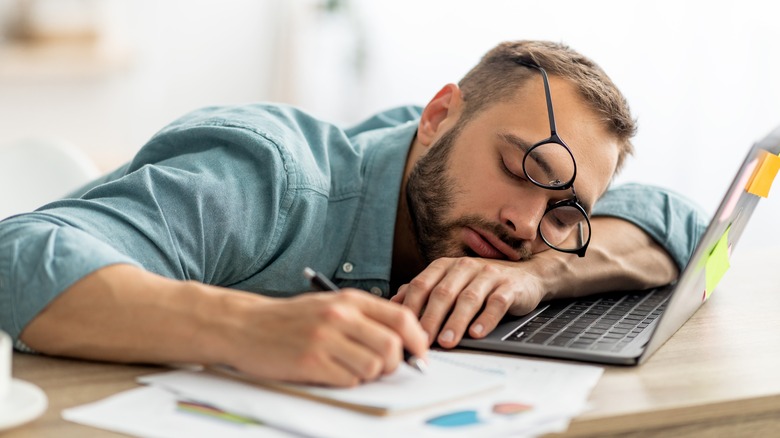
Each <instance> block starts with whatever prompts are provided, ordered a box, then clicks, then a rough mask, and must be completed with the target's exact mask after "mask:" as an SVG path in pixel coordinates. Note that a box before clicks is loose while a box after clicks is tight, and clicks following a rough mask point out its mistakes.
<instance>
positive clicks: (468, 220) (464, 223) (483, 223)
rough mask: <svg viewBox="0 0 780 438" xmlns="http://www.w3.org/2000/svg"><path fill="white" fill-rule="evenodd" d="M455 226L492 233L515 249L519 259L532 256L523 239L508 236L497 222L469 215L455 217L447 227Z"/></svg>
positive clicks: (526, 258) (527, 258)
mask: <svg viewBox="0 0 780 438" xmlns="http://www.w3.org/2000/svg"><path fill="white" fill-rule="evenodd" d="M456 227H469V228H478V229H481V230H485V231H489V232H491V233H493V234H494V235H495V236H496V237H497V238H499V239H500V240H501V241H502V242H504V243H506V244H507V245H508V246H510V247H511V248H512V249H514V250H515V251H517V252H518V254H520V260H522V261H526V260H529V259H530V258H531V257H532V256H533V253H532V252H531V250H530V249H528V247H527V245H525V239H517V238H514V237H512V236H510V235H509V232H508V231H507V230H506V228H504V227H503V226H502V225H501V224H499V223H496V222H491V221H488V220H486V219H483V218H481V217H479V216H475V215H471V216H463V217H461V218H459V219H456V220H455V221H454V222H452V223H451V224H450V227H448V228H456Z"/></svg>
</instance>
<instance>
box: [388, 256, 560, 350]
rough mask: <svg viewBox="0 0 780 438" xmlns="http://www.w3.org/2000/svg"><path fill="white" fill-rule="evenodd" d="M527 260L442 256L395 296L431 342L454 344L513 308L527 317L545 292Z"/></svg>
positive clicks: (484, 331)
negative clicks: (407, 309) (525, 265)
mask: <svg viewBox="0 0 780 438" xmlns="http://www.w3.org/2000/svg"><path fill="white" fill-rule="evenodd" d="M525 263H529V262H524V263H518V262H508V261H501V260H491V259H482V258H473V257H458V258H440V259H437V260H435V261H433V263H431V264H430V265H429V266H428V267H427V268H426V269H425V270H423V271H422V272H421V273H420V274H419V275H417V276H416V277H415V278H414V279H413V280H412V281H410V282H409V283H408V284H405V285H403V286H401V287H400V288H399V289H398V294H396V295H395V296H394V297H393V298H391V300H392V301H395V302H398V303H402V304H403V305H405V306H407V307H409V308H411V309H412V312H414V313H415V314H416V315H418V316H419V317H420V323H421V324H422V326H423V328H424V329H425V331H426V332H427V333H428V337H429V340H430V342H431V343H433V341H434V339H435V340H437V341H438V343H439V345H441V346H442V347H444V348H452V347H455V346H456V345H457V344H458V342H460V340H461V339H462V338H463V335H464V333H465V332H466V330H467V329H468V333H469V335H471V336H472V337H474V338H481V337H484V336H486V335H487V334H488V333H490V332H491V331H493V329H495V328H496V325H497V324H498V322H499V321H500V320H501V318H502V317H503V316H504V315H505V314H506V313H507V312H509V313H512V314H515V315H524V314H526V313H528V312H530V311H531V310H533V309H534V308H536V306H537V305H538V304H539V302H540V301H541V299H542V298H543V297H544V295H545V292H544V288H543V286H542V279H541V278H539V276H537V275H535V274H534V273H533V272H532V270H526V269H524V266H523V265H524V264H525ZM475 317H476V319H475ZM437 334H438V337H437Z"/></svg>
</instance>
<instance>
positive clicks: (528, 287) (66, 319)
mask: <svg viewBox="0 0 780 438" xmlns="http://www.w3.org/2000/svg"><path fill="white" fill-rule="evenodd" d="M547 73H549V81H547ZM553 102H554V107H553V105H552V103H553ZM553 108H554V110H553ZM634 130H635V127H634V124H633V121H632V119H631V117H630V114H629V111H628V108H627V106H626V104H625V102H624V99H623V97H622V95H621V94H620V93H619V91H618V90H617V89H616V88H615V86H614V85H613V84H612V82H611V81H610V80H609V78H608V77H607V76H606V75H605V74H604V73H603V72H602V71H601V70H600V69H599V68H598V67H597V66H596V65H595V64H593V63H592V62H591V61H589V60H588V59H586V58H584V57H582V56H581V55H579V54H578V53H576V52H574V51H572V50H570V49H568V48H567V47H565V46H562V45H558V44H553V43H545V42H532V41H521V42H514V43H504V44H501V45H499V46H498V47H496V48H495V49H494V50H492V51H491V52H489V53H488V54H487V55H486V56H485V57H484V58H483V60H482V61H481V62H480V64H479V65H478V66H476V67H475V68H474V70H472V72H470V73H469V74H468V75H467V76H466V77H465V78H464V79H463V80H462V81H461V82H460V84H458V85H455V84H448V85H446V86H444V87H443V88H442V89H441V91H439V93H438V94H436V96H435V97H434V98H433V99H432V100H431V102H430V103H429V104H428V105H427V106H426V107H425V109H424V110H422V113H419V110H418V109H416V108H399V109H396V110H391V111H387V112H385V113H382V114H380V115H378V116H375V117H374V118H372V119H369V120H367V121H365V122H363V123H361V124H359V125H358V126H356V127H353V128H350V129H346V130H344V129H341V128H338V127H335V126H333V125H329V124H326V123H323V122H321V121H319V120H316V119H314V118H312V117H310V116H308V115H307V114H304V113H303V112H300V111H298V110H295V109H292V108H289V107H284V106H276V105H248V106H242V107H234V108H207V109H203V110H200V111H197V112H194V113H192V114H190V115H187V116H185V117H183V118H182V119H180V120H178V121H176V122H174V123H173V124H171V125H169V126H168V127H166V128H165V129H163V130H162V131H161V132H159V133H158V134H157V135H155V136H154V137H153V138H152V139H151V140H150V141H149V142H148V143H147V144H146V145H145V146H144V147H143V148H142V149H141V150H140V151H139V153H138V154H137V155H136V157H135V158H134V159H133V160H132V161H131V162H130V163H128V164H127V165H126V166H123V167H122V168H120V169H118V170H116V171H114V172H112V173H111V174H109V175H106V176H105V177H103V178H101V179H100V180H98V181H95V182H93V183H92V184H90V185H89V187H86V188H84V189H83V190H81V191H79V193H76V194H74V195H73V196H72V197H69V198H67V199H64V200H60V201H57V202H54V203H51V204H49V205H47V206H45V207H43V208H42V209H39V210H38V211H37V212H34V213H29V214H24V215H20V216H17V217H14V218H11V219H8V220H6V221H4V222H2V223H0V304H2V305H1V306H0V324H1V327H2V328H3V329H4V330H6V331H8V332H9V333H10V334H11V335H12V336H13V337H14V339H15V340H16V346H17V348H19V349H22V350H25V349H31V350H33V351H37V352H41V353H47V354H54V355H66V356H75V357H83V358H92V359H101V360H110V361H120V362H138V361H141V362H156V363H170V362H194V363H203V364H214V363H222V364H228V365H230V366H233V367H235V368H237V369H238V370H241V371H243V372H245V373H247V374H249V375H252V376H257V377H262V378H271V379H282V380H289V381H301V382H311V383H322V384H329V385H341V386H349V385H355V384H357V383H359V382H361V381H367V380H372V379H376V378H377V377H379V376H380V375H382V374H385V373H389V372H391V371H393V370H394V369H395V368H396V367H397V366H398V364H399V362H400V361H401V351H402V347H405V348H406V349H408V350H409V351H411V352H412V353H414V354H416V355H418V356H423V357H424V356H425V354H426V351H427V348H428V346H429V345H430V344H431V343H432V342H434V341H438V344H440V345H441V346H443V347H445V348H450V347H453V346H455V345H456V344H457V343H458V341H459V340H460V339H461V337H462V336H463V335H464V333H465V332H468V334H470V335H471V336H475V337H480V336H484V335H486V334H487V333H488V332H490V331H491V330H492V329H493V328H494V327H495V325H496V322H497V321H498V319H499V318H501V316H502V315H504V314H505V313H506V312H511V313H515V314H522V313H525V312H528V311H529V310H531V309H532V308H534V307H535V306H536V305H537V304H538V303H539V301H540V300H542V299H548V298H554V297H559V296H570V295H578V294H586V293H591V292H595V291H605V290H615V289H622V288H636V287H649V286H654V285H660V284H664V283H668V282H670V281H672V280H673V279H674V278H675V276H676V275H677V272H678V269H679V268H680V267H681V266H684V264H685V263H686V261H687V258H688V257H689V256H690V253H691V251H692V249H693V247H694V246H695V243H696V241H697V239H698V236H699V234H700V233H701V231H702V229H703V221H702V217H701V216H700V215H699V214H698V213H697V211H696V210H695V209H694V208H693V207H691V206H690V205H688V204H687V203H685V202H684V201H682V200H680V199H679V198H678V197H677V196H675V195H673V194H671V193H667V192H663V191H661V190H658V189H654V188H651V187H642V186H635V185H634V186H625V187H622V188H619V189H615V190H612V191H610V192H609V193H607V195H606V196H604V197H603V199H602V200H601V201H600V203H599V205H598V206H596V201H597V200H598V199H599V198H601V197H602V195H604V193H605V192H606V191H607V187H608V185H609V183H610V181H611V180H612V178H613V175H614V173H615V172H616V171H617V169H618V168H619V167H620V165H621V163H622V162H623V160H624V159H625V157H626V155H628V154H629V153H630V152H631V143H630V141H629V139H630V137H631V136H632V135H633V133H634ZM545 139H546V140H545ZM540 140H541V142H540ZM591 213H597V214H598V215H600V216H598V217H595V216H594V217H593V218H592V220H589V219H588V217H587V216H588V215H589V214H591ZM591 236H592V237H591ZM551 248H554V249H551ZM555 249H557V250H555ZM561 250H562V251H565V252H562V251H561ZM579 256H583V257H579ZM306 266H310V267H312V268H314V269H315V270H318V271H321V272H323V273H325V274H326V275H327V276H329V277H332V278H333V279H334V281H335V282H336V283H337V284H338V285H339V287H341V288H343V289H344V290H343V291H341V292H338V293H332V292H330V293H307V294H301V292H306V291H310V290H311V287H309V285H308V284H307V281H306V280H305V279H304V278H303V276H302V270H303V268H304V267H306ZM358 289H360V290H358ZM396 289H397V290H398V294H397V295H396V296H395V297H394V298H393V299H392V301H388V300H384V299H381V298H378V297H375V296H373V295H380V296H382V297H385V298H388V297H390V295H391V294H392V292H391V291H395V290H396ZM242 291H246V292H242ZM364 291H369V292H371V293H365V292H364ZM372 294H373V295H372ZM399 303H403V305H400V304H399ZM418 318H419V319H418Z"/></svg>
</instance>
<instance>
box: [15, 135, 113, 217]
mask: <svg viewBox="0 0 780 438" xmlns="http://www.w3.org/2000/svg"><path fill="white" fill-rule="evenodd" d="M99 174H100V171H99V169H98V168H97V166H96V165H95V164H94V163H93V162H92V161H91V160H90V159H89V157H88V156H87V155H86V154H85V153H84V152H82V151H80V150H78V149H76V148H75V147H73V146H71V145H69V144H68V143H66V142H63V141H58V140H40V139H35V140H23V141H18V142H14V143H11V144H6V145H0V220H2V219H4V218H6V217H8V216H11V215H14V214H17V213H23V212H27V211H32V210H35V209H36V208H38V207H40V206H42V205H44V204H46V203H48V202H51V201H54V200H56V199H58V198H60V197H62V196H64V195H66V194H67V193H68V192H70V191H72V190H75V189H77V188H79V187H80V186H82V185H83V184H85V183H87V182H89V181H90V180H92V179H93V178H96V177H97V176H98V175H99Z"/></svg>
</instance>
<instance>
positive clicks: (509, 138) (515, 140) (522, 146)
mask: <svg viewBox="0 0 780 438" xmlns="http://www.w3.org/2000/svg"><path fill="white" fill-rule="evenodd" d="M498 137H499V138H500V139H501V140H503V141H504V142H506V143H509V144H510V145H512V146H514V147H515V148H517V149H518V150H519V151H520V152H521V153H522V154H523V156H525V153H526V152H528V150H529V149H531V147H532V146H533V145H534V143H531V142H529V141H527V140H525V139H522V138H520V137H518V136H516V135H514V134H512V133H509V132H499V133H498ZM531 159H533V160H534V161H536V164H538V165H539V167H540V168H541V169H542V171H544V173H545V174H547V175H548V176H550V178H552V175H553V172H552V166H550V163H548V162H547V161H546V160H544V158H542V157H538V156H535V155H531ZM574 196H575V198H576V199H577V201H578V202H579V203H580V205H582V208H584V209H585V213H587V214H588V216H590V214H591V212H592V211H593V204H591V203H590V202H587V201H583V199H582V198H580V197H579V196H578V195H577V194H576V192H574Z"/></svg>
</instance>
